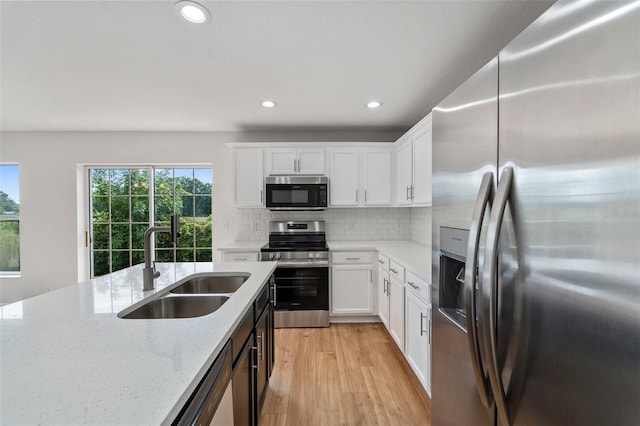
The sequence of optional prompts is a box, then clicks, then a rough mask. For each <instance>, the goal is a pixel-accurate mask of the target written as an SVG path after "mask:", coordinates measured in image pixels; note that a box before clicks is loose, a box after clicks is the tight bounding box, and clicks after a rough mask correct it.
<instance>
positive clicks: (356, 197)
mask: <svg viewBox="0 0 640 426" xmlns="http://www.w3.org/2000/svg"><path fill="white" fill-rule="evenodd" d="M357 202H358V190H357V189H356V203H357Z"/></svg>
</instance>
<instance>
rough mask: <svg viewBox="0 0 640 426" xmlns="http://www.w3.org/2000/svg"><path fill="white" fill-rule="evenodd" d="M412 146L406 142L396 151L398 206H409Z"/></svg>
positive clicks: (409, 142)
mask: <svg viewBox="0 0 640 426" xmlns="http://www.w3.org/2000/svg"><path fill="white" fill-rule="evenodd" d="M412 145H413V144H412V143H411V141H407V142H405V143H403V144H402V145H400V146H399V147H398V150H397V151H396V198H397V200H398V204H399V205H409V204H411V181H412V178H413V170H412V155H413V153H412V149H413V148H412Z"/></svg>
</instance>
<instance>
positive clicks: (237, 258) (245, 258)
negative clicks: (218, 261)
mask: <svg viewBox="0 0 640 426" xmlns="http://www.w3.org/2000/svg"><path fill="white" fill-rule="evenodd" d="M233 260H247V256H244V257H234V258H233Z"/></svg>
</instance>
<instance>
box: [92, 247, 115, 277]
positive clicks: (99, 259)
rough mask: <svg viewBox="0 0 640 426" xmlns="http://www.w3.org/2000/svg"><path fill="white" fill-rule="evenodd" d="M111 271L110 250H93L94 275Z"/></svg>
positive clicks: (97, 275)
mask: <svg viewBox="0 0 640 426" xmlns="http://www.w3.org/2000/svg"><path fill="white" fill-rule="evenodd" d="M109 272H111V271H110V270H109V252H108V251H98V250H94V251H93V276H94V277H99V276H100V275H106V274H108V273H109Z"/></svg>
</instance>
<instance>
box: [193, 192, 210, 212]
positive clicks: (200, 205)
mask: <svg viewBox="0 0 640 426" xmlns="http://www.w3.org/2000/svg"><path fill="white" fill-rule="evenodd" d="M195 204H196V208H195V214H194V216H196V217H207V216H209V215H211V196H207V197H204V196H200V197H195Z"/></svg>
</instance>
